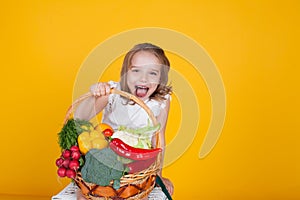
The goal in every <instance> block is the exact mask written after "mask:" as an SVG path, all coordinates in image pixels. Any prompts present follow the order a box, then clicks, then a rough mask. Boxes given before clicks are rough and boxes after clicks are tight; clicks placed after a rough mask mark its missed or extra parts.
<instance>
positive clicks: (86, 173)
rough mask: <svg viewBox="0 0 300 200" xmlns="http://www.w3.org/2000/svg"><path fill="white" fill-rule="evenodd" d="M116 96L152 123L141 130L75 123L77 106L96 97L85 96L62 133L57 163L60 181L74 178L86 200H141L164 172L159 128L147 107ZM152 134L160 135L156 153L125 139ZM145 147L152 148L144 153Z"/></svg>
mask: <svg viewBox="0 0 300 200" xmlns="http://www.w3.org/2000/svg"><path fill="white" fill-rule="evenodd" d="M111 92H112V93H114V94H119V95H121V96H122V97H125V98H127V99H129V100H131V101H133V102H135V103H137V104H138V105H139V106H141V107H142V108H143V109H144V110H145V111H146V112H147V114H148V115H149V119H150V120H151V121H152V123H150V122H149V123H148V124H149V125H148V126H146V127H142V128H139V129H131V128H127V127H123V126H120V127H119V128H118V130H113V129H112V128H111V127H110V125H109V124H103V123H99V124H96V125H95V124H93V123H91V122H90V121H85V120H79V119H74V118H73V117H72V113H73V111H74V109H75V107H76V105H78V104H79V103H80V102H81V101H82V100H84V99H86V98H88V97H90V96H91V95H92V94H91V93H86V94H84V95H83V96H81V97H80V98H78V99H76V100H75V101H74V103H73V104H72V105H71V106H70V108H69V109H68V111H67V114H66V117H65V120H64V125H63V128H62V129H61V131H60V132H59V133H58V143H59V145H60V147H61V151H62V153H61V156H60V157H59V158H58V159H57V160H56V165H57V167H58V170H57V173H58V175H59V176H60V177H68V178H71V179H72V180H73V181H74V182H75V183H76V184H77V186H78V187H79V188H80V189H81V192H82V194H83V195H84V196H85V197H86V198H87V199H91V200H102V199H106V200H107V199H108V200H109V199H131V200H138V199H142V198H143V197H145V196H146V195H148V194H149V193H150V192H151V190H152V189H153V188H154V186H155V179H156V175H157V173H158V171H159V168H160V159H161V146H160V139H159V129H160V125H159V124H158V122H157V120H156V118H155V116H154V115H153V113H152V111H151V110H150V109H149V108H148V107H147V105H146V104H145V103H144V102H143V101H141V100H140V99H138V98H137V97H135V96H134V95H131V94H129V93H127V92H123V91H120V90H117V89H112V90H111ZM150 132H151V133H155V137H156V138H155V141H156V145H155V146H154V147H152V146H151V144H150V145H149V144H145V143H144V144H142V145H140V146H139V147H134V146H132V145H130V144H131V143H130V142H128V140H130V139H128V137H126V135H127V136H128V135H135V136H137V135H138V136H141V135H147V134H148V133H150ZM144 142H145V141H144ZM139 143H143V140H139ZM145 145H146V146H147V145H148V146H151V148H144V146H145Z"/></svg>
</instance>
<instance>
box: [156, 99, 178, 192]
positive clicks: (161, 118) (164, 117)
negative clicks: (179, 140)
mask: <svg viewBox="0 0 300 200" xmlns="http://www.w3.org/2000/svg"><path fill="white" fill-rule="evenodd" d="M169 109H170V99H167V100H166V106H165V107H164V108H163V109H162V110H161V111H160V114H159V115H158V116H157V121H158V122H159V123H160V125H161V130H160V133H159V134H160V144H161V147H162V158H161V168H160V171H159V172H158V174H159V176H160V177H161V178H162V181H163V182H164V184H165V186H166V188H167V190H168V191H169V193H170V194H171V195H172V194H173V192H174V186H173V183H172V182H171V181H170V180H169V179H167V178H165V177H162V168H163V161H164V154H165V145H166V141H165V130H166V126H167V121H168V115H169Z"/></svg>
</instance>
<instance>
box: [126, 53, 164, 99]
mask: <svg viewBox="0 0 300 200" xmlns="http://www.w3.org/2000/svg"><path fill="white" fill-rule="evenodd" d="M126 76H127V86H128V88H129V90H130V92H131V93H132V94H134V95H135V96H137V97H138V98H140V99H142V100H146V99H148V98H149V97H150V96H151V94H153V92H154V91H155V90H156V88H157V86H158V84H159V81H160V76H161V63H160V62H159V60H158V59H157V57H156V56H155V55H153V54H152V53H150V52H147V51H139V52H137V53H136V54H134V56H133V57H132V60H131V66H130V68H129V70H128V72H127V74H126Z"/></svg>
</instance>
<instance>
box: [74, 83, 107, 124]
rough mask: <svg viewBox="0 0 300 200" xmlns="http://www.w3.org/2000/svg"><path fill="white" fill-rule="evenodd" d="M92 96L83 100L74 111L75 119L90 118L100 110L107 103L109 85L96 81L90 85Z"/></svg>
mask: <svg viewBox="0 0 300 200" xmlns="http://www.w3.org/2000/svg"><path fill="white" fill-rule="evenodd" d="M90 91H91V92H92V94H93V96H91V97H89V98H87V99H85V100H83V101H82V102H81V103H80V104H79V106H78V107H77V108H76V110H75V112H74V118H75V119H84V120H90V119H92V118H93V117H95V116H96V115H97V114H98V113H99V112H101V111H102V110H103V109H104V108H105V106H106V105H107V103H108V95H109V94H110V85H109V84H108V83H97V84H94V85H92V86H91V88H90Z"/></svg>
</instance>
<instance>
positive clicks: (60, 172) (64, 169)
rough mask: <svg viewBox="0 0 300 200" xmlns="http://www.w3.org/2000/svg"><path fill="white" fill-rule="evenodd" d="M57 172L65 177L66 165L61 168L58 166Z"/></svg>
mask: <svg viewBox="0 0 300 200" xmlns="http://www.w3.org/2000/svg"><path fill="white" fill-rule="evenodd" d="M57 174H58V176H60V177H65V176H66V175H67V169H66V168H64V167H60V168H58V170H57Z"/></svg>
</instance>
